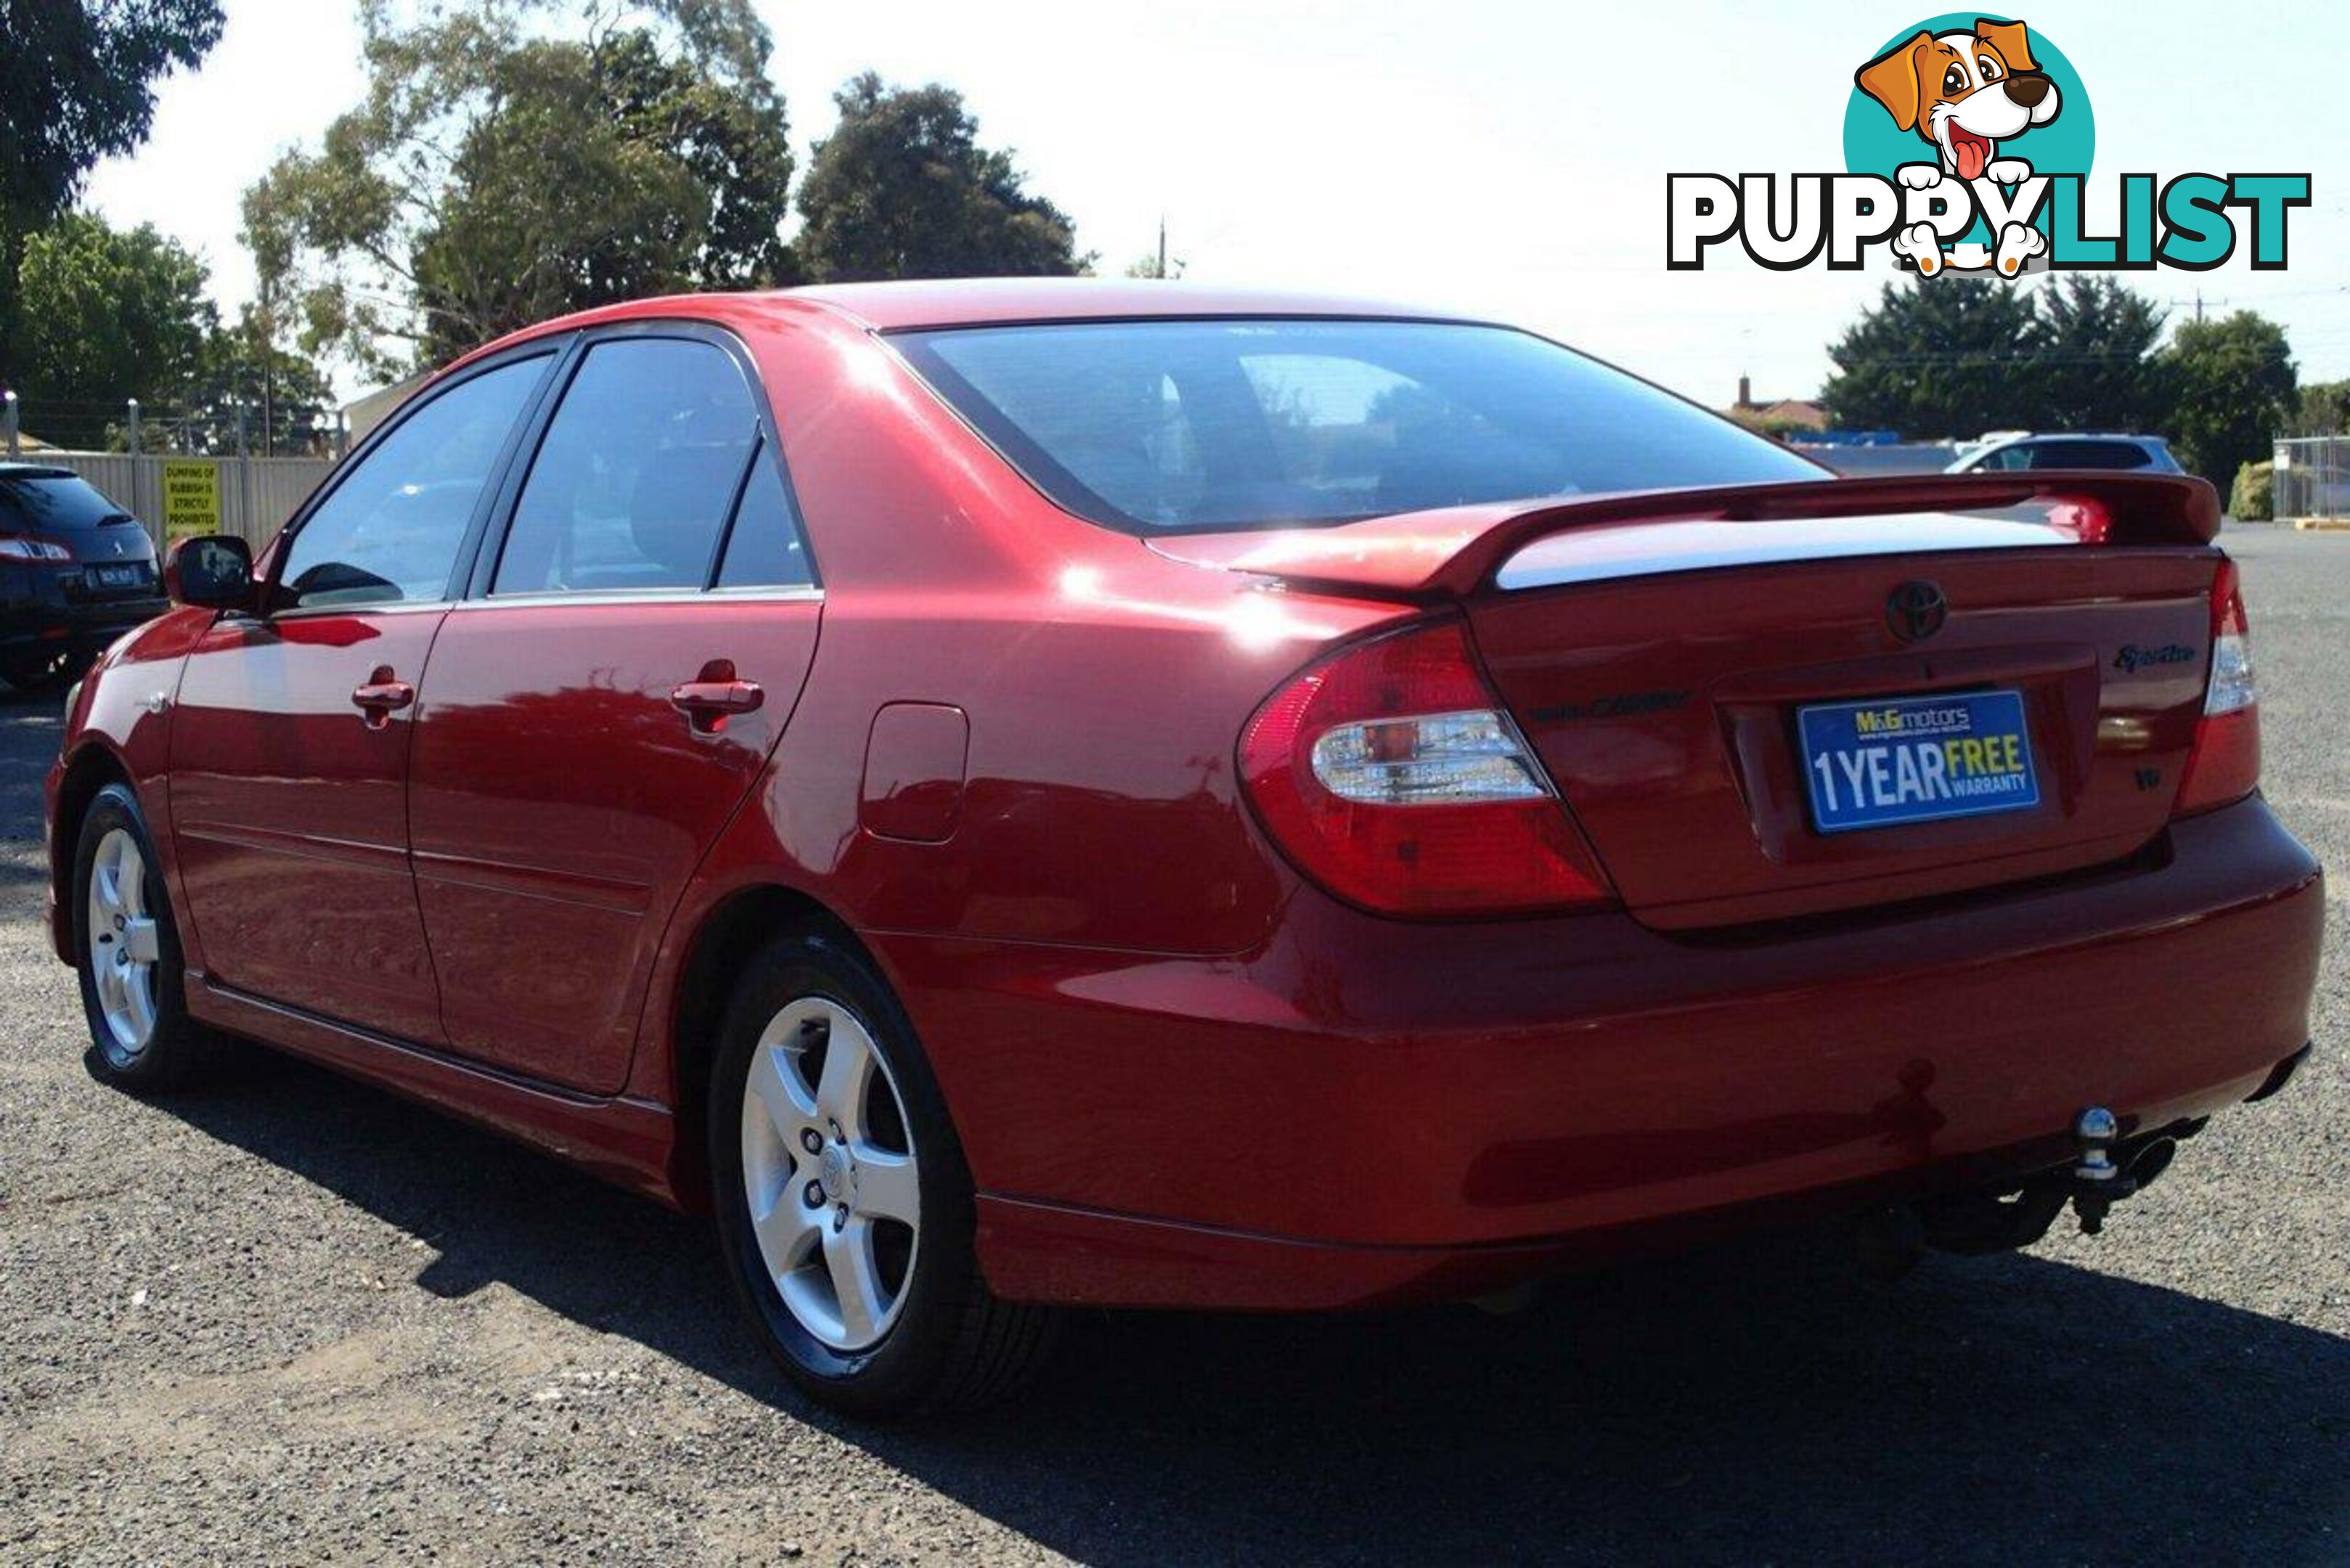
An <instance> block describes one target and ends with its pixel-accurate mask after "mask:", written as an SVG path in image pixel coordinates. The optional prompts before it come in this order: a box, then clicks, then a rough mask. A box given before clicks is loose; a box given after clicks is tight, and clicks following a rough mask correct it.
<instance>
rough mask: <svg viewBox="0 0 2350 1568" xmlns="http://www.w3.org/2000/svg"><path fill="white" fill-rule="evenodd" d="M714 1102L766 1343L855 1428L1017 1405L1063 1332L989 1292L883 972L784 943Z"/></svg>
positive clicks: (939, 1108) (945, 1135) (753, 1311)
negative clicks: (998, 1402) (1009, 1399)
mask: <svg viewBox="0 0 2350 1568" xmlns="http://www.w3.org/2000/svg"><path fill="white" fill-rule="evenodd" d="M712 1073H713V1077H712V1084H711V1093H710V1102H709V1103H710V1126H709V1128H708V1134H709V1140H710V1145H709V1147H710V1171H711V1179H712V1209H713V1210H714V1211H715V1213H716V1215H717V1219H718V1227H719V1240H720V1244H721V1246H722V1247H723V1249H724V1251H725V1253H726V1262H727V1265H728V1272H729V1274H730V1275H731V1276H732V1277H733V1281H734V1284H735V1289H736V1293H737V1294H738V1295H739V1297H740V1298H741V1300H742V1303H743V1308H744V1310H745V1312H746V1313H747V1314H748V1315H749V1317H750V1320H751V1323H752V1325H753V1327H754V1330H755V1331H756V1332H757V1334H758V1335H759V1338H760V1340H761V1342H762V1343H763V1344H764V1345H765V1346H766V1349H767V1351H768V1353H769V1354H770V1355H773V1356H774V1357H775V1361H776V1363H777V1365H779V1366H781V1367H782V1368H783V1369H784V1371H785V1374H786V1375H788V1376H790V1377H791V1379H792V1381H793V1382H795V1383H796V1384H797V1385H799V1386H800V1387H801V1388H803V1389H805V1390H806V1391H807V1392H808V1393H809V1394H811V1395H813V1396H814V1397H816V1399H818V1400H820V1401H821V1402H823V1403H824V1404H826V1405H829V1406H831V1407H834V1408H836V1409H838V1410H841V1411H845V1412H847V1413H848V1414H851V1415H856V1416H863V1417H893V1416H904V1415H909V1414H913V1413H917V1412H931V1411H940V1410H949V1409H957V1408H964V1407H971V1406H973V1405H978V1404H983V1403H985V1402H987V1401H989V1400H991V1399H994V1398H998V1397H1002V1396H1003V1395H1005V1394H1008V1393H1010V1392H1011V1391H1012V1390H1013V1389H1014V1388H1016V1387H1017V1386H1019V1385H1020V1384H1021V1383H1023V1382H1024V1381H1025V1380H1026V1378H1027V1377H1028V1376H1030V1375H1031V1374H1032V1373H1033V1372H1034V1371H1035V1369H1036V1368H1037V1367H1038V1366H1041V1365H1042V1364H1043V1362H1044V1360H1045V1355H1046V1354H1047V1353H1048V1351H1049V1349H1050V1347H1051V1343H1052V1340H1053V1337H1054V1330H1055V1327H1056V1324H1057V1314H1055V1313H1053V1312H1052V1311H1050V1310H1049V1309H1046V1308H1042V1307H1035V1306H1024V1305H1019V1304H1016V1303H1008V1302H1002V1301H998V1300H996V1299H995V1297H994V1296H993V1294H992V1293H990V1292H989V1291H988V1288H987V1284H986V1282H985V1281H984V1280H983V1279H982V1278H981V1277H980V1272H979V1264H978V1260H977V1256H976V1253H975V1251H974V1250H973V1245H972V1235H973V1230H974V1225H975V1220H974V1208H973V1199H972V1179H971V1171H970V1168H968V1166H966V1165H965V1163H964V1161H963V1156H962V1145H961V1144H960V1143H959V1142H958V1141H957V1139H956V1137H955V1132H954V1126H953V1124H952V1123H951V1121H950V1120H949V1119H948V1117H947V1110H946V1101H945V1099H944V1097H943V1096H941V1093H940V1091H939V1086H938V1080H937V1079H936V1078H935V1077H934V1076H933V1075H931V1064H930V1062H929V1060H928V1059H927V1058H926V1057H925V1056H924V1055H923V1054H922V1049H921V1046H920V1044H919V1043H918V1042H917V1041H916V1040H915V1037H914V1031H913V1026H912V1024H911V1023H910V1022H909V1021H908V1020H907V1017H906V1014H905V1011H904V1009H902V1008H901V1007H899V1005H898V1001H897V998H896V997H894V996H892V995H891V994H890V992H889V987H888V986H887V985H886V984H885V983H884V982H883V981H882V980H881V977H880V976H879V974H878V973H877V972H876V971H874V969H873V966H872V965H871V963H870V962H869V961H867V960H866V959H865V957H864V956H863V955H862V954H861V953H858V951H856V950H854V949H853V948H852V947H851V946H849V944H847V942H846V941H844V940H841V939H839V938H837V937H836V936H834V935H832V934H830V933H829V932H826V931H822V930H816V931H806V932H800V933H795V934H793V935H788V936H785V937H782V938H779V939H777V940H775V941H773V942H771V943H769V944H768V945H767V946H766V947H765V948H764V949H762V950H760V952H759V953H758V955H757V956H756V957H754V959H753V960H752V961H751V962H750V964H749V965H748V966H747V968H746V971H745V973H744V974H743V978H742V980H741V981H740V983H739V984H738V986H737V988H736V990H735V993H734V997H733V1002H731V1003H730V1005H729V1007H728V1009H727V1013H726V1021H725V1023H724V1026H723V1033H722V1035H721V1037H720V1041H719V1048H718V1053H717V1061H716V1064H715V1065H714V1066H713V1068H712Z"/></svg>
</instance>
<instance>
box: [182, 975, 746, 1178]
mask: <svg viewBox="0 0 2350 1568" xmlns="http://www.w3.org/2000/svg"><path fill="white" fill-rule="evenodd" d="M187 997H188V1011H189V1012H192V1013H193V1014H194V1015H195V1016H196V1017H198V1018H200V1019H202V1020H203V1022H204V1023H209V1024H211V1025H212V1026H213V1028H215V1029H221V1030H224V1031H226V1032H227V1033H231V1034H242V1035H245V1036H247V1037H249V1038H252V1039H255V1040H258V1041H260V1042H261V1043H263V1044H266V1045H269V1046H272V1047H275V1048H276V1049H278V1050H282V1051H285V1052H286V1053H287V1054H291V1055H296V1056H299V1057H302V1058H303V1059H305V1060H306V1061H310V1062H315V1063H317V1064H319V1065H320V1066H323V1067H330V1068H333V1069H334V1070H335V1071H337V1072H339V1073H343V1074H346V1075H349V1076H351V1077H354V1078H358V1079H360V1080H362V1081H363V1082H366V1083H369V1084H373V1085H378V1086H379V1087H381V1088H386V1089H390V1091H392V1092H393V1093H394V1094H397V1095H400V1096H405V1097H406V1098H408V1099H411V1100H414V1101H417V1102H418V1103H420V1104H421V1105H425V1106H430V1107H432V1109H434V1110H436V1111H441V1112H444V1113H446V1114H448V1115H450V1116H455V1117H457V1118H458V1119H459V1120H461V1121H467V1122H472V1123H473V1124H474V1125H475V1126H477V1127H486V1128H488V1129H489V1130H490V1131H492V1132H495V1133H500V1134H503V1135H504V1136H505V1137H510V1138H513V1139H515V1141H517V1142H520V1143H525V1144H528V1145H529V1146H530V1147H533V1148H536V1149H538V1150H540V1151H542V1152H544V1153H546V1154H551V1155H553V1156H555V1157H556V1158H557V1159H561V1160H565V1161H567V1162H569V1163H570V1164H573V1165H576V1166H578V1167H580V1168H583V1169H585V1170H587V1171H589V1172H591V1173H593V1174H595V1175H597V1176H599V1177H602V1178H603V1179H605V1180H607V1181H609V1182H612V1183H614V1184H616V1185H618V1186H620V1187H625V1188H627V1189H629V1190H630V1191H633V1192H640V1193H643V1194H644V1195H645V1196H647V1197H649V1198H651V1199H655V1200H656V1201H658V1202H660V1203H664V1204H667V1205H668V1206H669V1207H671V1208H672V1209H685V1208H699V1207H700V1206H701V1205H700V1203H699V1201H698V1195H697V1200H695V1201H687V1200H685V1199H683V1198H682V1197H681V1194H680V1193H678V1191H677V1190H676V1189H675V1185H674V1183H673V1182H672V1181H671V1179H670V1155H671V1148H672V1146H673V1144H674V1143H675V1132H676V1128H675V1121H674V1118H673V1117H672V1116H671V1115H670V1110H669V1107H668V1106H663V1105H658V1104H656V1103H654V1102H653V1101H650V1100H640V1099H632V1098H629V1097H628V1096H618V1097H614V1098H600V1097H598V1096H592V1095H581V1094H577V1093H575V1092H573V1091H571V1090H568V1089H565V1088H562V1087H559V1086H557V1085H553V1084H548V1083H544V1082H541V1081H539V1080H536V1079H531V1078H525V1077H521V1076H518V1075H514V1074H511V1073H504V1072H501V1071H499V1070H498V1069H497V1068H495V1067H492V1066H488V1065H486V1064H483V1063H480V1062H473V1061H469V1060H467V1059H465V1058H463V1057H461V1056H453V1055H451V1054H448V1053H446V1052H442V1051H436V1050H433V1049H432V1048H431V1047H429V1046H423V1045H419V1044H415V1043H414V1042H412V1041H407V1040H397V1039H394V1038H392V1037H391V1036H390V1035H387V1034H378V1033H374V1032H372V1031H370V1030H366V1029H360V1028H357V1027H355V1026H353V1025H351V1024H348V1023H336V1022H335V1021H334V1020H332V1019H329V1018H321V1017H319V1016H318V1015H317V1014H316V1013H312V1012H304V1011H303V1010H302V1009H300V1008H298V1007H291V1006H288V1005H286V1003H284V1002H272V1001H269V1000H267V999H266V998H264V997H259V996H255V995H252V994H250V993H249V992H242V991H238V990H235V989H234V988H233V987H230V986H225V985H222V984H220V983H219V982H217V981H213V980H210V979H208V978H207V977H205V976H203V975H201V974H197V973H194V972H191V973H190V974H189V975H188V978H187Z"/></svg>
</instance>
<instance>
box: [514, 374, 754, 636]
mask: <svg viewBox="0 0 2350 1568" xmlns="http://www.w3.org/2000/svg"><path fill="white" fill-rule="evenodd" d="M758 436H759V421H758V415H757V412H756V410H755V406H754V404H753V402H752V400H751V389H750V388H749V387H748V386H747V385H746V384H745V383H744V381H743V374H742V372H741V371H740V370H738V369H735V367H734V362H733V360H732V359H731V358H728V357H727V356H726V354H725V352H724V351H723V350H722V349H720V348H716V347H715V346H713V345H712V344H709V343H705V342H701V341H699V340H696V339H691V338H681V337H641V338H617V339H614V340H612V341H610V342H605V343H598V344H597V345H596V346H595V347H594V348H590V349H588V351H587V357H586V358H585V359H583V360H582V361H581V363H580V366H579V370H578V373H577V375H575V376H574V377H573V378H572V380H571V385H570V388H569V389H567V391H566V392H565V393H564V395H563V402H562V405H561V406H560V407H559V408H557V409H556V412H555V418H554V420H553V421H552V422H551V423H550V424H549V425H548V426H547V430H546V440H545V441H542V442H541V443H540V446H539V449H538V455H537V457H536V459H535V460H533V462H532V463H531V469H530V478H529V479H528V480H527V481H526V482H525V484H524V486H523V492H522V497H521V499H520V500H519V501H518V502H517V503H516V504H515V515H514V523H513V524H512V525H511V526H510V527H509V528H508V529H507V531H506V543H505V549H504V553H503V555H501V556H500V557H499V560H498V569H497V575H496V577H495V578H494V581H493V582H492V584H491V586H490V592H491V593H492V594H493V595H499V594H545V593H599V592H614V591H628V590H639V591H641V590H646V589H661V588H668V589H675V588H701V587H706V586H707V585H708V584H709V582H710V576H711V570H712V566H713V565H714V564H715V561H716V556H717V552H718V542H719V539H720V537H721V536H722V535H723V533H724V531H725V527H726V519H727V517H728V516H729V515H730V514H732V512H733V507H734V498H735V495H736V493H737V492H738V491H739V490H740V489H741V487H742V483H743V475H744V471H745V469H746V467H747V465H748V464H749V462H750V459H751V453H752V449H753V448H754V446H755V445H756V443H757V441H758Z"/></svg>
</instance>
